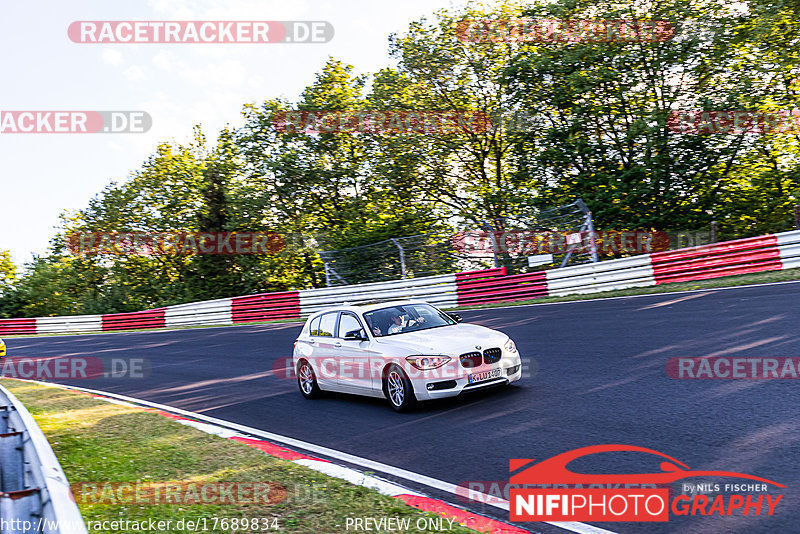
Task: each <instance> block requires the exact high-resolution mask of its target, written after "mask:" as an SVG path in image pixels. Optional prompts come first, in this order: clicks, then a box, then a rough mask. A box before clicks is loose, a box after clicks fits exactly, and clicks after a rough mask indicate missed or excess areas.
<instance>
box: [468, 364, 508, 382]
mask: <svg viewBox="0 0 800 534" xmlns="http://www.w3.org/2000/svg"><path fill="white" fill-rule="evenodd" d="M500 376H503V370H502V369H500V368H498V369H492V370H491V371H484V372H482V373H475V374H474V375H469V378H468V379H467V381H468V382H469V383H470V384H474V383H475V382H483V381H484V380H491V379H492V378H497V377H500Z"/></svg>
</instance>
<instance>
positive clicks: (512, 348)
mask: <svg viewBox="0 0 800 534" xmlns="http://www.w3.org/2000/svg"><path fill="white" fill-rule="evenodd" d="M503 348H505V349H506V350H507V351H508V352H510V353H511V354H514V353H515V352H517V346H516V345H514V342H513V341H511V338H508V341H506V344H505V345H503Z"/></svg>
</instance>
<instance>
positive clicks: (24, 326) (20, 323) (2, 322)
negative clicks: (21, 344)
mask: <svg viewBox="0 0 800 534" xmlns="http://www.w3.org/2000/svg"><path fill="white" fill-rule="evenodd" d="M0 333H2V334H35V333H36V319H0Z"/></svg>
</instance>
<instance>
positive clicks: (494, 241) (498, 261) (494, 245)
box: [483, 221, 500, 268]
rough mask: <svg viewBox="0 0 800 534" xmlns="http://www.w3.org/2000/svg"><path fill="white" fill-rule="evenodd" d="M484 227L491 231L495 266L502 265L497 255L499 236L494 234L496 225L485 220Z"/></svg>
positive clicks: (490, 236)
mask: <svg viewBox="0 0 800 534" xmlns="http://www.w3.org/2000/svg"><path fill="white" fill-rule="evenodd" d="M483 229H484V230H486V231H487V232H489V238H490V239H491V240H492V256H493V257H494V266H495V268H498V267H500V258H498V257H497V236H495V235H494V227H493V226H492V225H491V224H489V221H483Z"/></svg>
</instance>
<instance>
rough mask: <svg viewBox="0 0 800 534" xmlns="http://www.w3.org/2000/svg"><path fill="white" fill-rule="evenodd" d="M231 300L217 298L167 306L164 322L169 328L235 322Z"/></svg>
mask: <svg viewBox="0 0 800 534" xmlns="http://www.w3.org/2000/svg"><path fill="white" fill-rule="evenodd" d="M231 300H232V299H217V300H207V301H204V302H191V303H189V304H178V305H175V306H167V307H166V308H165V309H164V324H165V326H166V327H167V328H172V327H176V326H201V325H206V324H218V325H229V324H233V315H232V313H231V310H232V306H231Z"/></svg>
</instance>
